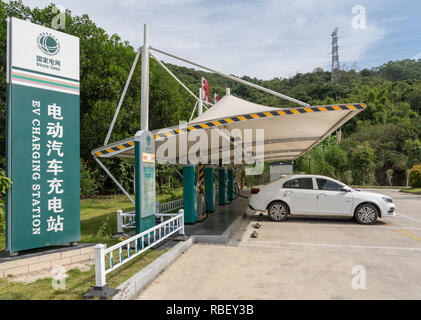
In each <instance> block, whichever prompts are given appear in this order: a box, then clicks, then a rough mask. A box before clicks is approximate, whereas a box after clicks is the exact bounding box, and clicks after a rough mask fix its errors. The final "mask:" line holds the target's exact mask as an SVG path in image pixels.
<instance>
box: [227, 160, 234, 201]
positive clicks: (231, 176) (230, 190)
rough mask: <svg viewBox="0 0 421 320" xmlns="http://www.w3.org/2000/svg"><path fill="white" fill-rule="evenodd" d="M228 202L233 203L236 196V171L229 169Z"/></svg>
mask: <svg viewBox="0 0 421 320" xmlns="http://www.w3.org/2000/svg"><path fill="white" fill-rule="evenodd" d="M227 193H228V200H230V201H232V200H234V198H235V194H234V169H233V168H229V169H228V190H227Z"/></svg>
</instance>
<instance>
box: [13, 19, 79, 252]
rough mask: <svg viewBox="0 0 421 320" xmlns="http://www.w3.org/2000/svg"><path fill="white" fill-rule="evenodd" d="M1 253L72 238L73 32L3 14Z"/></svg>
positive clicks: (75, 200) (75, 180) (75, 233)
mask: <svg viewBox="0 0 421 320" xmlns="http://www.w3.org/2000/svg"><path fill="white" fill-rule="evenodd" d="M7 45H8V47H7V174H8V177H9V178H10V179H11V180H12V182H13V184H12V186H11V188H10V189H9V191H8V194H7V227H6V228H7V238H6V247H7V250H8V251H9V252H17V251H22V250H27V249H32V248H39V247H45V246H51V245H58V244H63V243H68V242H74V241H78V240H80V181H79V179H80V173H79V172H80V168H79V153H80V152H79V39H78V38H77V37H73V36H70V35H68V34H65V33H62V32H58V31H56V30H52V29H49V28H45V27H42V26H39V25H36V24H32V23H30V22H27V21H22V20H19V19H16V18H10V19H9V20H8V42H7Z"/></svg>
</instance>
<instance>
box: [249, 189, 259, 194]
mask: <svg viewBox="0 0 421 320" xmlns="http://www.w3.org/2000/svg"><path fill="white" fill-rule="evenodd" d="M259 191H260V189H259V188H253V189H251V194H258V193H259Z"/></svg>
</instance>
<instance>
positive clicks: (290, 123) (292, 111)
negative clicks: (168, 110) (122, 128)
mask: <svg viewBox="0 0 421 320" xmlns="http://www.w3.org/2000/svg"><path fill="white" fill-rule="evenodd" d="M365 108H366V106H365V105H364V104H361V103H352V104H338V105H329V106H314V107H298V108H285V109H280V108H273V107H266V106H262V105H259V104H255V103H251V102H248V101H246V100H243V99H240V98H237V97H235V96H233V95H226V96H224V97H223V98H222V99H221V100H220V101H219V102H217V103H216V104H214V105H213V106H212V107H210V108H209V109H208V110H207V111H205V112H204V113H203V114H202V115H200V116H198V117H196V118H194V119H193V120H192V121H190V122H189V123H187V125H186V126H184V127H179V126H175V127H171V128H165V129H160V130H154V131H152V133H153V135H154V137H155V147H156V150H158V149H159V147H160V146H161V145H162V144H164V143H166V146H170V145H171V146H172V147H174V146H176V155H175V156H173V157H167V156H164V157H162V152H161V153H159V152H157V155H156V159H157V160H158V161H162V160H166V161H169V162H170V163H180V162H179V160H180V159H181V158H183V159H185V158H186V157H187V156H189V155H192V154H193V153H196V152H195V151H196V150H195V151H193V153H189V151H187V150H190V147H191V146H193V145H195V144H196V145H197V142H196V141H187V148H185V149H186V150H181V151H180V150H179V145H180V139H183V140H184V141H185V140H187V138H186V133H189V134H190V133H191V132H194V131H196V130H199V131H201V132H196V133H195V134H199V133H204V132H206V133H207V134H208V135H207V137H208V143H207V145H206V148H207V150H206V153H208V154H209V158H208V159H207V160H208V161H207V162H208V163H210V161H211V154H213V157H215V154H216V152H218V154H219V155H217V156H216V157H218V158H219V159H222V152H220V150H221V148H220V150H211V143H210V141H211V130H212V129H228V130H232V129H239V130H240V131H241V132H242V133H243V132H244V130H245V129H253V131H255V130H257V129H264V137H262V139H259V138H258V137H256V135H255V134H253V140H252V145H251V146H250V147H251V149H250V150H249V151H251V154H252V156H254V157H255V158H256V159H257V158H259V159H260V160H262V158H263V156H264V160H265V161H266V160H267V161H275V160H295V159H297V158H298V157H300V156H301V155H302V154H304V153H305V152H307V151H309V150H310V149H311V148H313V147H314V146H315V145H317V144H318V143H319V142H321V141H322V140H323V139H325V138H327V137H328V136H329V135H330V134H331V133H332V132H334V131H335V130H337V129H338V128H339V127H340V126H342V125H343V124H344V123H346V122H347V121H348V120H350V119H351V118H352V117H354V116H355V115H357V114H358V113H359V112H361V111H362V110H364V109H365ZM237 131H238V130H237ZM243 136H244V135H243ZM133 141H134V138H129V139H126V140H123V141H119V142H116V143H113V144H110V145H107V146H103V147H100V148H97V149H95V150H93V151H92V153H93V154H94V155H95V156H97V157H100V158H109V157H128V158H134V143H133ZM231 141H232V140H231ZM260 143H261V144H264V155H260V156H259V157H256V154H255V152H256V144H260ZM220 144H221V142H220ZM207 146H209V147H207ZM161 149H162V148H161ZM202 150H203V149H202ZM229 154H230V156H229V158H228V159H227V158H226V157H225V158H224V161H225V163H226V161H230V162H231V163H233V159H234V151H233V145H231V152H230V153H229ZM202 161H203V159H202ZM203 162H204V163H207V162H206V160H205V161H203Z"/></svg>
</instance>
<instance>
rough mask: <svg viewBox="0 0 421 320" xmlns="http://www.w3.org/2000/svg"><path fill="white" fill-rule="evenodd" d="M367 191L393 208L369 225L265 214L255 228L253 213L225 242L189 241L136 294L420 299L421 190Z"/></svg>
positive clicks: (161, 296) (149, 296)
mask: <svg viewBox="0 0 421 320" xmlns="http://www.w3.org/2000/svg"><path fill="white" fill-rule="evenodd" d="M372 191H375V192H379V193H383V194H387V195H389V196H391V197H392V198H393V199H394V201H395V203H396V208H397V212H398V216H396V217H389V218H384V219H382V220H380V221H379V222H377V223H376V224H375V225H373V226H363V225H359V224H357V223H356V222H354V221H353V220H350V219H334V220H329V219H317V218H290V219H288V220H287V221H285V222H281V223H277V222H272V221H270V220H269V218H268V217H266V216H265V217H263V219H262V221H259V223H260V224H261V228H260V229H258V230H256V229H254V228H253V226H254V225H255V223H256V222H257V220H258V217H259V216H258V215H255V214H253V215H250V216H249V217H248V218H247V219H245V220H244V221H243V224H242V226H241V228H240V229H239V231H238V232H237V233H236V234H235V235H234V237H233V238H232V240H231V242H230V243H229V245H228V246H222V245H206V244H195V245H193V246H192V247H191V248H190V249H189V250H188V251H187V252H186V253H184V254H183V255H182V256H180V257H179V258H178V259H177V260H176V261H175V262H174V263H173V264H172V265H170V266H169V267H168V268H167V269H166V270H165V271H164V272H163V273H162V274H161V275H160V276H158V278H156V279H155V280H154V281H153V282H152V283H151V284H150V285H149V286H148V287H147V288H146V289H145V290H144V291H143V292H141V293H140V294H139V296H138V299H421V268H420V265H421V196H418V195H411V194H405V193H400V192H399V191H398V190H372ZM255 230H256V231H257V232H258V237H257V238H255V239H253V238H250V234H251V233H252V232H253V231H255Z"/></svg>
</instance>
